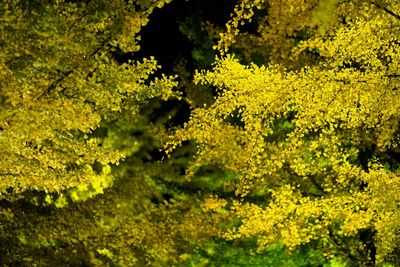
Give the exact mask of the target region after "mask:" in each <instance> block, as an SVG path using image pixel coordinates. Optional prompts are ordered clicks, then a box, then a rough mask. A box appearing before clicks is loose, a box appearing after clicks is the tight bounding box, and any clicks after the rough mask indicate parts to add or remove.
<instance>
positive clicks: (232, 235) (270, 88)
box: [166, 0, 400, 266]
mask: <svg viewBox="0 0 400 267" xmlns="http://www.w3.org/2000/svg"><path fill="white" fill-rule="evenodd" d="M264 11H266V12H264ZM246 24H247V25H250V26H249V27H247V28H244V27H243V25H246ZM399 27H400V4H399V2H398V1H390V0H387V1H357V0H355V1H333V0H320V1H318V0H314V1H303V0H290V1H279V0H270V1H263V0H259V1H247V0H243V1H239V4H238V5H237V6H236V8H235V10H234V12H233V15H232V19H231V20H230V21H229V22H228V23H227V25H226V31H225V32H224V33H221V34H220V36H221V39H220V41H219V43H218V44H217V45H216V48H217V49H218V50H219V51H220V54H221V56H220V58H219V59H217V61H216V62H215V63H214V66H213V68H212V69H211V70H207V71H198V72H197V73H196V74H195V76H194V82H195V83H196V84H199V85H203V86H209V87H211V88H214V90H215V91H216V93H217V96H216V97H215V101H214V102H212V103H211V104H210V103H205V104H204V106H199V105H197V107H196V108H194V109H193V110H192V112H191V118H190V120H189V122H188V123H187V124H185V126H184V127H183V128H181V129H178V130H177V131H176V132H175V134H174V135H173V136H172V137H171V139H170V141H169V143H167V145H166V147H167V149H168V150H169V151H173V150H174V149H175V148H176V147H177V146H179V145H180V144H182V143H183V144H185V142H186V141H191V142H193V144H194V145H195V146H196V148H197V152H196V155H195V156H194V159H193V160H192V161H191V163H190V165H189V166H188V169H187V173H188V175H189V177H192V179H196V174H197V173H198V172H200V171H201V170H202V168H204V167H205V166H220V167H221V168H224V169H225V170H227V171H228V172H231V173H233V174H234V175H233V176H232V178H231V180H230V183H231V184H234V187H235V191H236V195H238V196H240V197H241V198H238V199H237V200H232V199H230V200H232V201H230V202H229V203H230V204H229V205H228V206H226V208H227V209H229V210H230V212H232V213H233V216H237V218H239V219H240V221H241V223H240V224H239V225H236V226H235V227H231V228H230V229H229V230H227V232H225V233H224V234H223V237H224V238H226V239H227V240H246V239H247V240H250V239H253V238H256V239H257V243H258V252H260V253H261V252H263V251H266V250H267V249H268V247H269V246H270V245H271V244H273V243H274V242H277V241H283V242H284V244H285V245H286V247H287V248H288V249H289V250H294V249H295V248H298V247H299V246H301V245H305V244H309V243H312V242H314V243H317V244H318V246H320V248H321V249H322V250H323V251H324V254H325V255H326V256H327V257H332V256H343V255H344V257H345V258H350V259H352V260H353V261H354V262H355V263H356V264H359V265H362V266H367V265H375V264H378V265H379V264H382V263H383V262H384V261H387V262H392V263H394V264H399V257H398V255H399V254H398V251H399V248H400V240H399V238H400V223H399V218H400V209H399V204H400V197H399V194H398V192H399V190H400V168H399V167H400V165H399V155H400V90H399V77H400V69H399V64H398V63H399V60H400V58H399V55H400V42H399V37H400V36H399V33H400V31H399ZM249 28H250V29H253V30H252V31H250V32H246V29H249ZM233 54H236V55H233ZM253 62H256V63H257V64H255V63H253ZM220 179H224V178H223V177H216V180H215V181H216V182H217V181H218V180H220ZM254 196H257V197H258V198H257V201H252V199H254ZM260 197H261V198H263V200H262V201H260V200H259V198H260Z"/></svg>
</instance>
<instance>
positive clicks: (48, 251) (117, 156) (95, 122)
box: [0, 0, 227, 266]
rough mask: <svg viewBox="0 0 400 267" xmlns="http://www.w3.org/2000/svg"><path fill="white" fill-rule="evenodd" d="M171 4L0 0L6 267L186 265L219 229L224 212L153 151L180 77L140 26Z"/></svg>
mask: <svg viewBox="0 0 400 267" xmlns="http://www.w3.org/2000/svg"><path fill="white" fill-rule="evenodd" d="M169 2H170V1H168V0H160V1H141V0H140V1H122V0H121V1H103V0H89V1H14V0H11V1H6V0H5V1H2V2H1V4H0V55H1V56H0V155H1V156H0V159H1V160H0V265H2V266H180V265H182V264H184V263H185V262H187V261H188V260H189V259H190V258H191V253H192V252H193V248H194V247H195V246H196V245H197V243H200V242H205V240H207V239H209V238H210V237H214V236H218V235H219V228H218V227H217V226H218V223H220V222H221V221H223V220H225V218H226V217H227V215H226V213H218V212H217V213H214V212H213V211H214V209H215V208H213V207H208V206H207V205H206V206H205V205H204V202H205V203H208V202H210V203H211V206H212V204H213V203H214V202H213V199H212V198H209V197H208V195H207V194H203V195H200V194H191V191H190V190H184V189H179V188H177V189H175V188H172V186H168V185H167V184H165V183H163V181H161V179H160V176H162V177H163V178H164V177H174V176H175V175H176V176H178V175H177V174H176V173H177V172H176V170H175V169H176V168H179V166H176V165H179V164H175V165H174V163H173V162H172V163H170V162H167V163H166V164H161V163H160V162H159V161H157V159H154V158H153V156H152V155H151V153H155V152H154V151H156V152H158V150H159V149H160V148H161V144H160V140H159V139H160V138H161V137H162V136H163V135H166V130H165V127H164V124H165V119H164V118H163V116H160V118H157V117H156V115H155V114H154V113H155V111H154V110H155V109H156V108H157V107H158V106H159V105H160V103H163V101H166V100H169V99H171V98H175V97H177V96H178V95H177V94H176V93H174V92H173V90H172V89H173V88H174V87H175V86H176V84H177V83H176V81H175V78H174V77H170V76H166V75H163V74H160V73H159V72H158V71H159V69H160V66H159V65H158V63H157V61H156V60H155V59H154V58H153V57H151V56H149V57H147V58H140V56H138V51H139V50H140V46H139V41H140V34H139V33H140V30H141V29H142V27H144V26H145V25H146V24H147V23H148V20H149V19H148V17H149V16H150V14H151V13H152V12H153V10H154V9H155V8H161V7H163V5H164V4H167V3H169ZM119 55H131V56H132V55H133V58H137V59H136V60H128V59H120V58H119V60H117V58H118V57H119ZM165 116H167V117H168V115H165ZM154 117H155V119H154ZM161 139H162V138H161ZM177 161H179V158H178V160H177ZM168 198H171V200H169V201H167V200H166V199H168ZM207 201H208V202H207ZM217 202H218V201H217ZM214 206H215V204H214ZM205 214H207V215H205Z"/></svg>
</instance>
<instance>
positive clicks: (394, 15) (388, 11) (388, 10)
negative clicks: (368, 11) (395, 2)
mask: <svg viewBox="0 0 400 267" xmlns="http://www.w3.org/2000/svg"><path fill="white" fill-rule="evenodd" d="M371 4H373V5H374V6H376V7H377V8H379V9H382V10H383V11H385V12H386V13H388V14H389V15H391V16H393V17H395V18H396V19H398V20H400V15H397V14H396V13H394V12H393V11H392V10H390V9H388V8H387V7H385V6H383V5H382V4H380V3H377V2H374V1H371Z"/></svg>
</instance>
